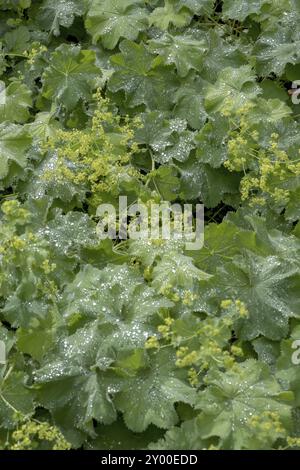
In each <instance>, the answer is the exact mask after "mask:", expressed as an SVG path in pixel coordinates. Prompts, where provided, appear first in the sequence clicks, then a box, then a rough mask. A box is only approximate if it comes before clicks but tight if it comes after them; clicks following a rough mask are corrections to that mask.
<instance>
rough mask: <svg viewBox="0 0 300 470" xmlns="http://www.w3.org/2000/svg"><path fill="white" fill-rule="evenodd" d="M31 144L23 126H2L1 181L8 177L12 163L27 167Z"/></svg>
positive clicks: (0, 140)
mask: <svg viewBox="0 0 300 470" xmlns="http://www.w3.org/2000/svg"><path fill="white" fill-rule="evenodd" d="M30 143H31V139H30V137H29V135H28V134H27V132H26V131H25V130H24V128H23V127H22V126H18V125H16V124H10V123H7V122H4V123H2V124H0V179H3V178H5V177H6V176H7V175H8V172H9V169H10V165H11V164H12V163H13V164H16V165H17V166H19V167H21V168H24V167H25V165H26V161H27V155H26V150H27V149H28V147H29V145H30Z"/></svg>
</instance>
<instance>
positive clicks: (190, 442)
mask: <svg viewBox="0 0 300 470" xmlns="http://www.w3.org/2000/svg"><path fill="white" fill-rule="evenodd" d="M205 448H206V445H205V441H204V440H203V439H202V438H201V431H200V427H199V422H198V418H195V419H191V420H189V421H185V422H183V423H182V425H181V426H180V427H178V426H174V427H173V428H171V429H169V430H168V431H167V432H166V434H165V435H164V438H163V439H160V440H159V441H157V442H151V443H150V445H149V449H151V450H203V449H205Z"/></svg>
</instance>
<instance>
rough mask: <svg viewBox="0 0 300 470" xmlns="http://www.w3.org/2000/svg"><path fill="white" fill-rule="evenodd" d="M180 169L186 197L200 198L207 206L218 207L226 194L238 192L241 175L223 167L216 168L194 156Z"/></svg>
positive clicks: (184, 196)
mask: <svg viewBox="0 0 300 470" xmlns="http://www.w3.org/2000/svg"><path fill="white" fill-rule="evenodd" d="M178 169H179V172H180V174H181V183H182V185H181V194H182V197H183V198H184V199H188V200H194V199H198V198H200V200H201V201H202V202H204V204H205V206H206V207H208V208H211V207H216V206H217V205H218V204H219V203H220V202H221V201H222V199H223V197H224V195H225V194H227V193H228V194H230V193H237V192H238V187H239V181H240V178H239V176H238V175H236V174H233V173H229V172H227V171H226V170H224V169H223V168H220V169H215V168H212V167H211V166H210V165H207V164H203V163H201V162H200V161H197V160H195V159H194V158H193V159H189V160H188V161H187V162H185V163H184V164H183V165H180V167H179V166H178Z"/></svg>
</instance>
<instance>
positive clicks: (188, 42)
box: [149, 33, 207, 77]
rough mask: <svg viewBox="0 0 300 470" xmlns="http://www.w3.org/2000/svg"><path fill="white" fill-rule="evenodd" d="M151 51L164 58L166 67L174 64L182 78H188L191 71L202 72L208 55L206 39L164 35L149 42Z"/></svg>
mask: <svg viewBox="0 0 300 470" xmlns="http://www.w3.org/2000/svg"><path fill="white" fill-rule="evenodd" d="M149 46H150V50H151V52H153V53H154V54H159V55H160V56H162V57H163V59H164V63H165V64H166V65H171V64H174V65H175V66H176V69H177V72H178V74H179V76H180V77H186V76H187V75H188V73H189V71H190V70H191V69H194V70H197V71H198V72H200V71H201V69H202V67H203V61H204V55H205V53H206V50H207V49H206V48H207V45H206V41H205V39H195V38H194V37H193V36H189V35H187V34H186V35H177V36H172V35H171V34H168V33H166V34H164V35H163V36H162V37H160V38H159V39H153V40H152V41H150V42H149Z"/></svg>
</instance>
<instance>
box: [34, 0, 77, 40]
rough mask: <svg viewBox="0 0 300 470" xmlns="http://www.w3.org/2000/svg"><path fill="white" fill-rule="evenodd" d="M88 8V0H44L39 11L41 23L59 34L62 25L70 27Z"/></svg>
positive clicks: (55, 33) (51, 31) (56, 34)
mask: <svg viewBox="0 0 300 470" xmlns="http://www.w3.org/2000/svg"><path fill="white" fill-rule="evenodd" d="M85 10H86V0H44V1H43V3H42V5H41V6H40V7H39V11H38V17H37V19H38V21H39V24H41V26H42V27H43V28H45V29H46V30H48V31H50V34H51V33H52V34H54V36H59V34H60V27H61V26H63V27H64V28H69V27H70V26H71V25H72V24H73V22H74V19H75V17H76V16H81V15H83V13H84V12H85Z"/></svg>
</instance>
